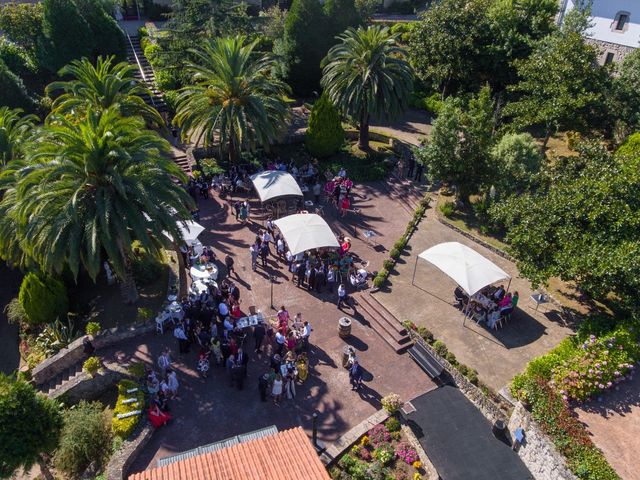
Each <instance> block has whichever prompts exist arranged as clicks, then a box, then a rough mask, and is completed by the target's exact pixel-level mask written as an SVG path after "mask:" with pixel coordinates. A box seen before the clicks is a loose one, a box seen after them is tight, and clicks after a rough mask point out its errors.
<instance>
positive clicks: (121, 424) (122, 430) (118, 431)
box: [111, 380, 144, 440]
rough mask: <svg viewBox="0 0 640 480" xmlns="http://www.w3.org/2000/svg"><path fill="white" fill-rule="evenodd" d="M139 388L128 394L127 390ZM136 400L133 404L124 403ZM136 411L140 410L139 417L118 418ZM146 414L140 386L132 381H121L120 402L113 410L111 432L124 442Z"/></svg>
mask: <svg viewBox="0 0 640 480" xmlns="http://www.w3.org/2000/svg"><path fill="white" fill-rule="evenodd" d="M132 388H137V389H138V390H137V391H136V392H133V393H127V390H131V389H132ZM134 397H135V398H136V401H135V402H133V403H128V404H123V403H122V401H123V400H126V399H128V398H134ZM134 410H140V412H141V413H140V414H139V415H132V416H130V417H127V418H122V419H119V418H118V414H121V413H128V412H133V411H134ZM143 414H144V392H143V391H142V388H141V386H140V385H138V384H137V383H136V382H134V381H131V380H121V381H120V383H118V400H117V401H116V406H115V408H114V409H113V418H112V419H111V430H113V434H114V435H116V436H117V437H119V438H121V439H122V440H126V439H127V438H128V437H129V436H130V435H131V433H132V432H133V430H134V429H135V428H136V425H138V422H139V421H140V417H141V416H142V415H143Z"/></svg>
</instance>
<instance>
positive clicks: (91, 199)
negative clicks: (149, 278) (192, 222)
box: [0, 107, 192, 302]
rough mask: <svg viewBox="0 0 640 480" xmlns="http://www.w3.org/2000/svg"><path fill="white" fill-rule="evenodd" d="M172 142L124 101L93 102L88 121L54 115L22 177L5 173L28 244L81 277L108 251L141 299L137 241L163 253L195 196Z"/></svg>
mask: <svg viewBox="0 0 640 480" xmlns="http://www.w3.org/2000/svg"><path fill="white" fill-rule="evenodd" d="M168 149H169V144H168V143H167V142H166V140H164V139H162V138H160V137H159V136H158V135H157V134H156V133H155V132H152V131H149V130H145V128H144V122H143V120H142V119H141V118H139V117H127V118H124V117H121V116H120V113H119V111H118V108H117V107H112V108H109V109H106V110H104V111H93V110H88V111H87V112H86V115H85V116H84V117H83V118H82V119H80V120H77V119H75V118H68V117H57V118H54V119H50V121H49V122H48V124H47V125H46V126H45V127H44V128H43V130H42V133H41V135H40V138H39V141H37V142H34V143H33V145H32V150H31V151H29V152H28V154H27V158H26V160H25V162H24V164H23V165H21V166H20V168H18V169H17V170H15V172H13V179H14V183H13V184H12V185H3V184H2V178H1V177H0V186H3V187H5V199H10V200H11V201H13V202H15V207H14V209H13V210H11V211H10V212H9V213H10V214H11V215H13V218H14V220H15V223H16V225H17V230H18V231H17V232H14V234H17V236H19V237H20V238H21V239H22V240H21V247H22V248H23V249H24V250H25V252H26V254H27V255H29V256H30V257H31V258H33V259H34V260H35V261H36V262H37V263H38V265H39V266H40V267H41V269H42V270H44V271H48V272H61V271H62V270H64V269H66V268H67V267H68V268H69V269H70V271H71V272H73V274H74V275H75V276H77V274H78V271H79V269H80V266H81V265H82V266H83V267H84V268H85V269H86V270H87V272H88V273H89V274H90V275H91V277H92V278H94V279H95V277H96V276H97V274H98V273H99V272H100V269H101V264H102V261H103V260H104V259H105V258H106V259H108V260H109V261H110V263H111V264H112V266H113V268H114V271H115V272H116V274H117V275H118V276H119V277H120V279H121V280H122V282H121V286H122V293H123V296H124V298H125V301H127V302H135V301H136V300H137V298H138V293H137V289H136V285H135V281H134V279H133V275H132V270H131V263H130V258H131V255H132V247H131V244H132V242H133V240H138V241H139V242H140V243H141V245H142V246H143V247H144V248H145V249H146V250H147V251H149V252H150V253H151V254H156V255H157V254H158V253H159V250H160V248H161V247H162V246H163V243H165V242H164V240H163V234H162V232H167V233H169V234H170V235H171V236H173V238H176V239H179V238H181V234H180V231H179V229H178V226H177V224H176V216H178V217H179V218H189V207H190V206H191V204H192V201H191V199H190V197H189V196H188V195H187V193H186V192H185V190H184V189H183V188H182V187H181V186H180V185H178V184H176V183H175V182H174V179H175V178H177V179H179V180H182V181H186V178H185V175H184V174H183V173H182V172H181V171H180V169H179V167H178V166H177V165H176V164H175V163H174V162H172V161H171V160H169V159H168V158H166V157H164V156H163V155H162V154H163V153H166V152H167V151H168ZM7 175H8V174H7ZM7 194H8V195H7ZM5 199H3V201H2V203H1V206H0V211H2V210H6V209H7V206H6V205H5ZM1 226H2V223H0V235H1V236H0V244H4V243H5V242H8V240H7V239H6V237H5V236H6V234H7V232H6V230H5V229H3V228H1ZM3 237H5V238H3Z"/></svg>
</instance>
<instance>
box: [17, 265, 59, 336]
mask: <svg viewBox="0 0 640 480" xmlns="http://www.w3.org/2000/svg"><path fill="white" fill-rule="evenodd" d="M18 300H19V301H20V305H22V308H23V309H24V311H25V313H26V314H27V318H28V320H29V323H32V324H35V325H40V324H43V323H50V322H54V321H55V320H57V319H60V320H66V318H67V312H68V311H69V299H68V297H67V288H66V287H65V286H64V283H62V282H61V281H59V280H56V279H55V278H53V277H51V276H49V275H45V274H39V273H35V272H29V273H27V275H26V276H25V277H24V279H23V280H22V284H21V285H20V293H19V294H18Z"/></svg>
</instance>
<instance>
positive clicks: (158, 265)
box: [131, 240, 162, 285]
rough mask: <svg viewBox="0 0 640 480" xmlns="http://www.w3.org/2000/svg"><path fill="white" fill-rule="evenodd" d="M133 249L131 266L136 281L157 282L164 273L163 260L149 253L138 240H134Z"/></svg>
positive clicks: (141, 283)
mask: <svg viewBox="0 0 640 480" xmlns="http://www.w3.org/2000/svg"><path fill="white" fill-rule="evenodd" d="M132 249H133V258H132V259H131V268H132V269H133V277H134V278H135V281H136V283H138V284H140V285H148V284H150V283H153V282H155V281H156V280H157V279H158V277H160V276H161V275H162V262H160V261H159V259H157V258H155V257H154V256H153V255H151V254H149V253H147V251H146V250H145V249H144V248H143V247H142V246H141V244H140V242H138V241H137V240H136V241H134V242H133V244H132Z"/></svg>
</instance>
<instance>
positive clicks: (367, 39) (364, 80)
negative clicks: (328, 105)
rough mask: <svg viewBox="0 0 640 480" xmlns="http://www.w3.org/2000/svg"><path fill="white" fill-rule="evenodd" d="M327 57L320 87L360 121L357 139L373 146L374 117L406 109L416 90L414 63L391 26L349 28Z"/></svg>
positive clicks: (397, 113) (361, 143)
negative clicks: (410, 96)
mask: <svg viewBox="0 0 640 480" xmlns="http://www.w3.org/2000/svg"><path fill="white" fill-rule="evenodd" d="M338 38H339V39H340V43H338V44H337V45H335V46H334V47H332V48H331V50H329V53H328V54H327V58H326V59H325V60H324V62H325V66H324V69H323V76H322V87H323V88H324V89H325V91H326V92H327V95H328V96H329V98H330V99H331V101H332V102H333V104H334V105H335V106H336V107H337V108H338V110H339V111H341V112H342V113H343V114H344V115H346V116H348V117H350V118H351V119H353V120H354V121H355V122H357V123H358V126H359V139H358V143H359V146H360V148H361V149H368V148H369V123H370V121H371V119H380V118H383V117H389V118H393V117H395V116H397V115H399V114H400V113H402V112H403V111H404V109H405V108H406V107H407V104H408V101H409V95H410V94H411V91H412V90H413V69H412V68H411V66H410V65H409V63H408V62H407V61H406V60H405V57H406V52H405V51H404V49H403V48H402V47H400V45H399V44H398V41H397V37H396V36H395V35H391V34H390V32H389V29H388V28H382V27H379V26H373V27H369V28H367V29H364V28H362V27H360V28H358V29H357V30H355V29H353V28H349V29H348V30H347V31H346V32H344V33H343V34H342V35H340V36H339V37H338Z"/></svg>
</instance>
